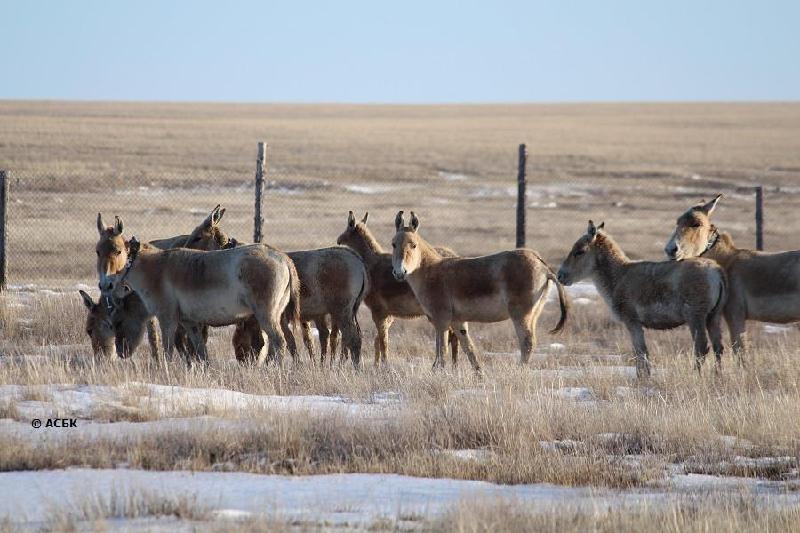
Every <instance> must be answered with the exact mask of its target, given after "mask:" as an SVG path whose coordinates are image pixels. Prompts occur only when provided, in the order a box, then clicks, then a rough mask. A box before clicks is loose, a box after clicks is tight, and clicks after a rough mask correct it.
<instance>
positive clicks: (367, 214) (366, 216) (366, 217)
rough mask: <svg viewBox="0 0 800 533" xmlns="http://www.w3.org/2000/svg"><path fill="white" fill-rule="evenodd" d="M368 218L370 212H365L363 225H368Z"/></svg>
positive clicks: (362, 220)
mask: <svg viewBox="0 0 800 533" xmlns="http://www.w3.org/2000/svg"><path fill="white" fill-rule="evenodd" d="M368 218H369V211H364V218H362V219H361V223H362V224H364V225H366V224H367V219H368Z"/></svg>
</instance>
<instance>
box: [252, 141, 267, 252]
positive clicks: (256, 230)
mask: <svg viewBox="0 0 800 533" xmlns="http://www.w3.org/2000/svg"><path fill="white" fill-rule="evenodd" d="M266 167H267V144H266V143H264V142H259V143H258V159H256V206H255V213H254V215H255V218H254V220H253V242H261V239H262V238H263V236H264V234H263V228H264V217H263V216H261V208H262V206H263V201H262V200H263V190H264V173H265V171H266Z"/></svg>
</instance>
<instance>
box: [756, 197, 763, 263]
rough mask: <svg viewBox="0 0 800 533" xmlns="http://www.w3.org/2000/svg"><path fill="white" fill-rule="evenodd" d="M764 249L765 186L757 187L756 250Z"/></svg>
mask: <svg viewBox="0 0 800 533" xmlns="http://www.w3.org/2000/svg"><path fill="white" fill-rule="evenodd" d="M763 249H764V188H763V187H762V186H760V185H759V186H758V187H756V250H763Z"/></svg>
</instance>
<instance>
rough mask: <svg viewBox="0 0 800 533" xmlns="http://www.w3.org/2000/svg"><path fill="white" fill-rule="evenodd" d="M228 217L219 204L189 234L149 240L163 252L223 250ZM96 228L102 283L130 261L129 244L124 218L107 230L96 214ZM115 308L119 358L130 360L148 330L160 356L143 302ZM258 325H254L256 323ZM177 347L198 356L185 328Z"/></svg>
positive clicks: (178, 336)
mask: <svg viewBox="0 0 800 533" xmlns="http://www.w3.org/2000/svg"><path fill="white" fill-rule="evenodd" d="M224 214H225V209H221V208H220V206H219V205H217V206H216V207H215V208H214V209H213V210H212V211H211V213H210V214H209V215H208V216H207V217H206V218H205V220H203V222H201V223H200V224H199V225H198V226H197V227H196V228H195V229H194V230H193V231H192V233H191V234H189V235H177V236H175V237H170V238H167V239H157V240H154V241H150V243H149V244H150V245H151V246H156V247H157V248H160V249H170V248H178V247H187V248H194V249H200V250H218V249H221V248H222V247H223V246H224V245H225V244H226V242H227V238H226V237H225V235H224V234H222V233H221V232H220V231H219V230H218V229H217V228H218V225H219V222H220V220H221V219H222V216H223V215H224ZM97 229H98V232H99V234H100V240H99V241H98V243H97V246H96V253H97V272H98V277H100V280H101V283H102V280H103V273H105V274H108V273H118V272H119V269H120V268H121V267H122V266H124V264H125V261H127V258H128V250H127V243H126V241H125V238H124V237H123V235H122V232H123V229H124V226H123V223H122V219H120V218H119V217H115V223H114V226H110V227H106V226H105V225H104V224H103V218H102V215H101V214H100V213H98V214H97ZM100 303H102V304H103V306H104V307H105V308H110V307H111V306H112V302H108V301H105V302H104V301H103V299H101V302H100ZM113 307H114V313H113V315H114V323H113V327H114V330H115V336H116V344H117V355H119V356H120V357H123V358H124V357H129V356H130V355H132V354H133V353H134V352H135V351H136V348H137V347H138V346H139V344H140V343H141V341H142V337H143V331H144V329H145V327H146V328H147V331H148V337H149V341H150V351H151V354H152V355H153V357H158V345H159V337H158V329H157V328H156V326H155V320H154V318H153V317H152V316H151V315H150V314H149V313H148V312H147V309H146V308H145V306H144V304H143V303H142V301H141V300H140V299H139V297H138V296H137V295H136V293H131V294H129V295H128V296H127V297H126V298H125V300H124V301H116V302H113ZM98 312H99V310H98V309H97V308H90V314H91V313H95V314H97V313H98ZM104 312H105V313H106V314H108V311H107V310H104ZM253 325H254V326H255V323H253ZM202 332H203V338H204V339H207V338H208V328H207V327H203V328H202ZM175 347H176V349H177V350H178V352H179V353H181V354H183V355H184V356H186V357H189V356H192V355H196V354H195V353H194V352H193V349H192V347H191V346H189V345H188V343H187V342H186V332H185V331H183V329H182V328H180V327H179V328H178V330H177V331H176V333H175Z"/></svg>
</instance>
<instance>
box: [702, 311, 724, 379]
mask: <svg viewBox="0 0 800 533" xmlns="http://www.w3.org/2000/svg"><path fill="white" fill-rule="evenodd" d="M706 322H707V327H708V336H709V337H710V338H711V347H712V348H713V349H714V359H715V368H716V369H717V371H719V370H720V369H721V368H722V352H723V349H724V348H723V346H722V324H721V322H722V315H721V314H720V313H716V314H713V315H711V316H710V317H708V320H707V321H706Z"/></svg>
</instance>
